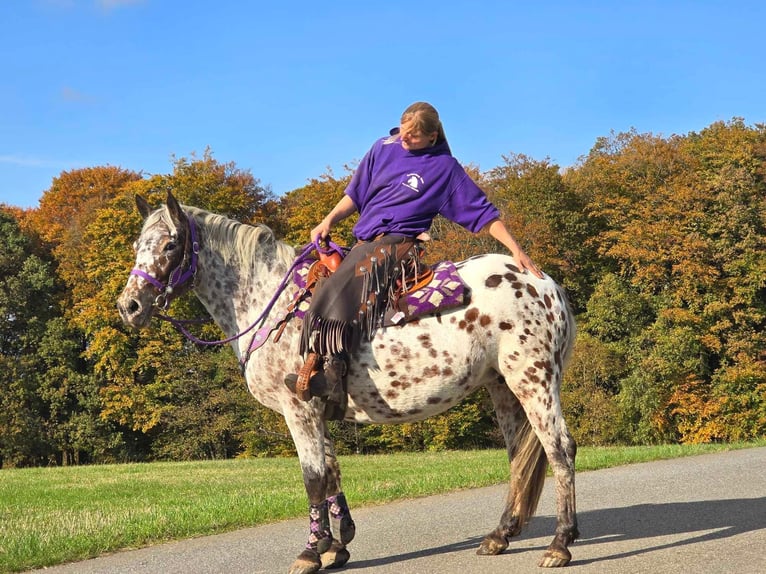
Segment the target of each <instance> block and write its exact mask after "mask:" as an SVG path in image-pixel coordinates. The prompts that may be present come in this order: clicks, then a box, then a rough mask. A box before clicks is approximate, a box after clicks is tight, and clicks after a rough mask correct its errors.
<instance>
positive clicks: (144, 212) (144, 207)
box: [136, 194, 152, 219]
mask: <svg viewBox="0 0 766 574" xmlns="http://www.w3.org/2000/svg"><path fill="white" fill-rule="evenodd" d="M136 207H137V208H138V213H140V214H141V217H143V218H144V219H146V218H147V217H149V214H150V213H151V212H152V208H151V207H149V204H148V203H147V202H146V200H145V199H144V198H143V197H141V196H140V195H138V194H136Z"/></svg>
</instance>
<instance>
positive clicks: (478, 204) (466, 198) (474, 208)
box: [439, 162, 500, 233]
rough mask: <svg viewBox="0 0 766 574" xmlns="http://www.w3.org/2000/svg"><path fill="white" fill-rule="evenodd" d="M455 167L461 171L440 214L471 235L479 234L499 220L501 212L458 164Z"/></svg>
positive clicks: (456, 175) (456, 176) (457, 174)
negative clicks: (495, 220) (492, 222)
mask: <svg viewBox="0 0 766 574" xmlns="http://www.w3.org/2000/svg"><path fill="white" fill-rule="evenodd" d="M455 167H456V170H459V172H458V173H456V174H455V185H454V186H453V189H452V192H451V193H450V194H449V196H448V197H447V201H445V202H444V205H442V207H441V209H440V210H439V213H440V214H441V215H443V216H444V217H446V218H447V219H449V220H450V221H454V222H455V223H457V224H459V225H462V226H463V227H465V228H466V229H467V230H468V231H470V232H471V233H478V232H479V231H481V230H482V229H483V228H484V226H485V225H487V224H488V223H489V222H490V221H492V220H494V219H497V218H499V217H500V211H499V210H498V209H497V208H496V207H495V206H494V205H493V204H492V203H491V202H490V201H489V199H487V194H486V193H484V191H483V190H482V189H481V188H480V187H479V186H478V185H476V183H474V181H473V180H472V179H471V178H470V177H469V176H468V174H467V173H466V172H465V170H464V169H463V168H462V167H460V165H459V164H457V162H456V164H455Z"/></svg>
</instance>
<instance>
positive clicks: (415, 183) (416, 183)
mask: <svg viewBox="0 0 766 574" xmlns="http://www.w3.org/2000/svg"><path fill="white" fill-rule="evenodd" d="M423 183H424V181H423V178H422V177H420V175H418V174H417V173H408V174H407V178H406V179H405V181H403V182H402V185H405V186H406V187H409V188H410V189H411V190H412V191H414V192H415V193H420V189H421V188H422V187H423Z"/></svg>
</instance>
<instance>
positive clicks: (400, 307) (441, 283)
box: [250, 261, 471, 352]
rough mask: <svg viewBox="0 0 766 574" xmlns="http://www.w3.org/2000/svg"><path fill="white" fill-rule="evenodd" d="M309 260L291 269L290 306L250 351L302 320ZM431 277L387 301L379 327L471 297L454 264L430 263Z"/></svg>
mask: <svg viewBox="0 0 766 574" xmlns="http://www.w3.org/2000/svg"><path fill="white" fill-rule="evenodd" d="M311 264H312V261H307V262H305V263H304V264H302V265H300V266H299V267H298V268H296V269H295V271H294V273H293V281H294V282H295V284H296V285H297V287H298V289H299V291H298V296H297V297H296V299H295V301H293V304H292V305H291V306H290V307H291V308H290V309H288V310H286V311H285V312H284V313H282V314H281V316H279V317H277V318H275V320H274V321H273V322H270V323H269V324H267V325H265V326H263V327H261V328H260V329H259V330H258V331H257V332H256V333H255V335H254V337H253V340H252V343H251V344H250V352H252V351H254V350H255V349H257V348H259V347H260V346H261V345H263V344H264V343H265V342H266V341H267V340H268V339H269V335H270V334H271V333H272V332H273V331H275V330H277V329H279V328H280V326H281V325H282V324H283V323H286V322H289V321H291V320H292V319H303V317H304V316H305V315H306V312H307V311H308V309H309V305H310V304H311V294H310V293H309V292H308V291H306V285H307V283H308V274H309V268H310V267H311ZM431 268H432V270H433V272H434V274H433V278H432V279H431V281H430V282H429V283H427V284H426V285H423V286H422V287H419V288H418V289H415V290H414V291H410V292H407V293H405V294H404V295H402V296H400V297H399V298H398V299H397V301H395V302H391V303H392V304H389V307H388V309H387V311H386V313H385V316H384V319H383V326H385V327H391V326H401V325H404V324H405V323H407V322H408V321H411V320H413V319H415V318H417V317H421V316H423V315H428V314H431V313H436V312H438V311H444V310H447V309H452V308H455V307H461V306H463V305H466V304H467V303H468V302H469V301H470V299H471V290H470V288H469V287H468V286H467V285H466V284H465V283H463V280H462V279H461V277H460V275H459V274H458V271H457V268H456V267H455V264H454V263H452V262H451V261H441V262H439V263H437V264H436V265H433V266H432V267H431Z"/></svg>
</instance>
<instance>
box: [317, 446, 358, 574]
mask: <svg viewBox="0 0 766 574" xmlns="http://www.w3.org/2000/svg"><path fill="white" fill-rule="evenodd" d="M325 467H326V469H327V493H328V494H329V495H330V496H328V497H327V506H328V510H329V511H330V522H331V524H332V533H333V535H334V536H333V539H332V545H331V546H330V549H329V550H328V551H327V552H325V553H324V554H322V566H323V567H324V568H340V567H341V566H343V565H344V564H346V562H348V560H349V558H350V557H351V555H350V554H349V552H348V550H347V549H346V544H348V543H349V542H351V541H352V540H353V539H354V536H355V535H356V525H355V524H354V521H353V520H352V519H351V510H350V509H349V507H348V502H346V497H345V495H344V494H343V489H342V487H341V478H340V465H339V464H338V459H337V458H336V456H335V445H334V444H333V441H332V437H331V436H330V434H329V432H325Z"/></svg>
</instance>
